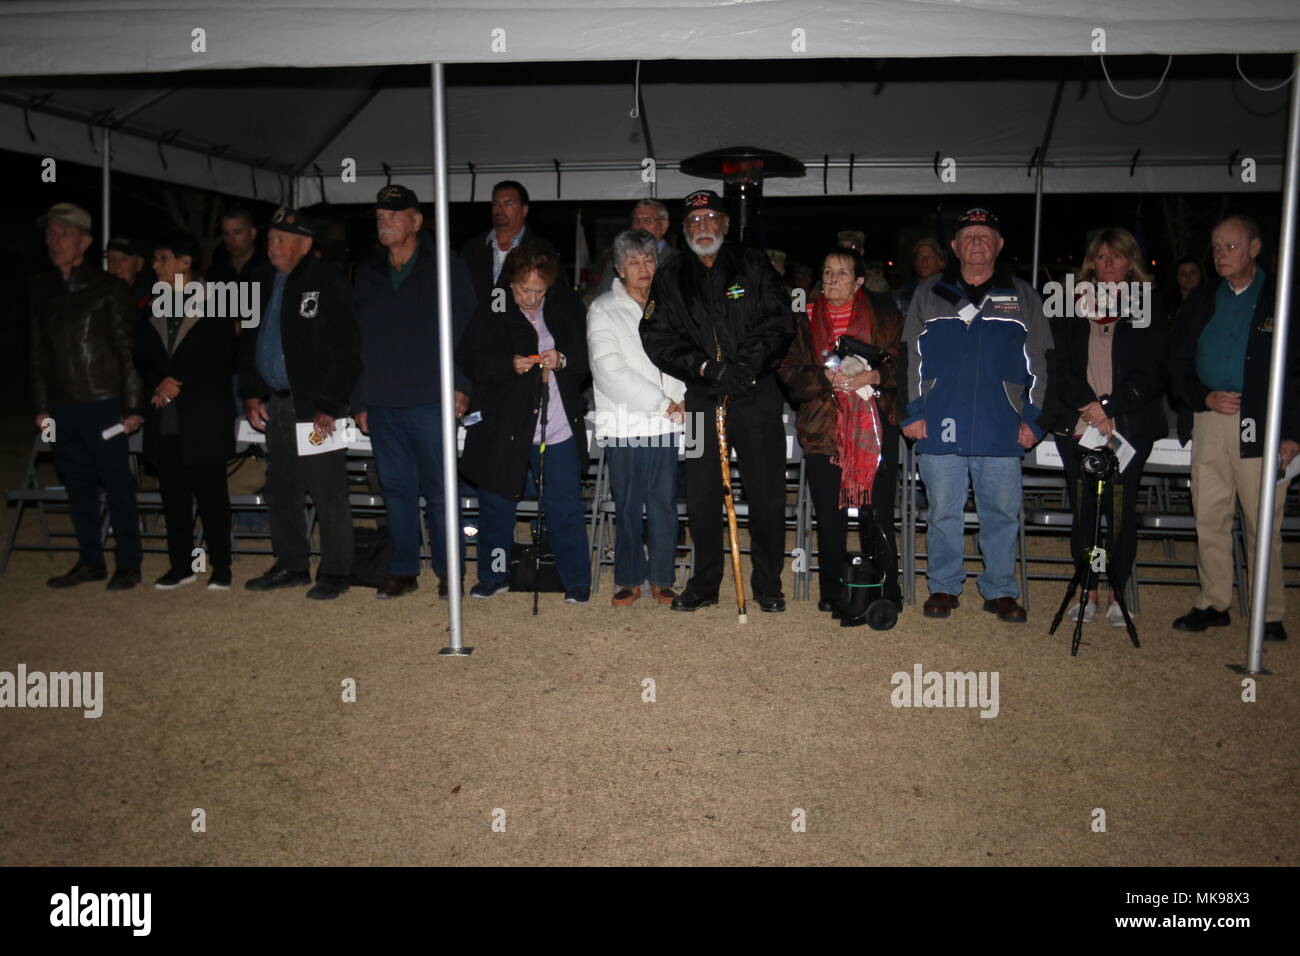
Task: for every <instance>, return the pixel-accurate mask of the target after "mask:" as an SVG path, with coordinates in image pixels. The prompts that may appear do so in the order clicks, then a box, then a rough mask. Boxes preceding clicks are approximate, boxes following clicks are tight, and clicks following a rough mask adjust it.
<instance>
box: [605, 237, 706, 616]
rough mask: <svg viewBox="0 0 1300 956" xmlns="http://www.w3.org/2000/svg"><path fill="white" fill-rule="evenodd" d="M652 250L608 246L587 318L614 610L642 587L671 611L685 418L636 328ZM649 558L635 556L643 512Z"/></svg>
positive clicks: (630, 243)
mask: <svg viewBox="0 0 1300 956" xmlns="http://www.w3.org/2000/svg"><path fill="white" fill-rule="evenodd" d="M657 252H658V243H657V242H656V240H655V237H654V236H653V235H651V234H650V233H648V232H646V231H645V230H643V229H629V230H626V231H625V232H621V233H619V234H618V237H617V238H616V239H615V240H614V268H615V271H616V273H617V278H615V279H614V284H613V287H612V288H611V289H610V290H609V291H608V292H606V293H605V294H603V295H601V296H599V297H597V298H596V300H595V301H594V302H592V303H591V308H590V310H589V311H588V312H587V350H588V352H589V353H590V356H591V374H592V378H593V388H592V391H593V393H594V394H595V398H596V440H597V441H599V442H600V443H601V444H602V445H603V446H604V448H605V460H606V462H607V463H608V465H609V478H610V490H611V492H612V493H613V495H614V506H615V508H616V521H615V533H614V596H613V599H612V602H611V603H612V604H613V605H614V606H615V607H627V606H628V605H630V604H632V603H633V602H634V601H636V600H637V598H639V597H640V596H641V584H642V582H644V581H647V580H648V581H649V583H650V593H651V594H652V595H653V596H654V599H655V600H656V601H657V602H659V603H660V604H671V603H672V601H673V598H674V597H675V596H676V595H675V593H674V591H673V587H672V586H673V580H674V577H675V570H676V569H675V563H674V555H675V552H676V548H677V506H676V501H675V491H676V483H677V432H678V430H679V426H680V425H681V423H682V421H683V419H684V418H685V411H686V409H685V405H684V403H683V398H684V396H685V394H686V385H685V383H684V382H681V381H679V380H678V379H675V378H673V377H672V376H671V375H665V374H664V373H662V372H660V371H659V369H658V368H656V367H655V365H654V363H653V362H651V361H650V358H649V356H647V355H646V354H645V349H644V348H643V347H642V345H641V336H640V333H639V332H638V327H639V326H640V324H641V315H642V313H643V312H644V310H645V308H646V304H647V302H649V300H650V285H651V283H652V282H653V280H654V274H655V268H656V266H657V263H658V255H657ZM643 510H644V513H645V518H644V522H645V539H646V543H647V545H648V547H649V558H648V559H647V557H646V552H645V550H644V549H643V548H642V544H641V539H642V520H643V519H642V511H643Z"/></svg>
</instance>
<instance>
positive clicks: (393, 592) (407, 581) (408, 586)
mask: <svg viewBox="0 0 1300 956" xmlns="http://www.w3.org/2000/svg"><path fill="white" fill-rule="evenodd" d="M419 587H420V579H419V578H418V577H416V576H415V575H414V574H390V575H387V576H386V577H385V578H384V583H383V584H381V585H379V589H378V590H377V591H376V592H375V597H377V598H380V599H381V600H382V599H387V598H395V597H401V596H402V595H403V594H408V593H410V592H411V591H414V590H417V589H418V588H419Z"/></svg>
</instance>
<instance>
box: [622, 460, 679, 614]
mask: <svg viewBox="0 0 1300 956" xmlns="http://www.w3.org/2000/svg"><path fill="white" fill-rule="evenodd" d="M675 438H676V436H675V435H657V436H652V437H648V438H645V439H643V441H644V442H645V443H646V444H647V445H649V446H651V447H636V446H635V445H632V444H630V442H633V441H636V440H637V439H635V438H633V439H620V440H621V441H623V442H625V443H629V444H624V445H610V446H608V447H607V448H606V449H605V461H606V462H607V463H608V465H609V485H610V490H611V491H612V492H613V494H614V506H615V509H616V512H615V531H614V585H615V587H621V588H634V587H639V586H640V585H641V583H642V582H643V581H646V580H649V582H650V584H652V585H654V586H656V587H661V588H666V587H672V584H673V580H674V578H675V577H676V574H675V573H674V567H673V565H674V558H675V556H676V551H677V499H676V485H677V443H676V440H675ZM669 439H673V441H671V443H670V441H669ZM656 443H657V444H660V445H662V446H663V447H658V448H656V447H653V445H654V444H656ZM642 511H644V513H645V517H644V518H643V517H642ZM643 532H644V534H645V546H643V545H642V543H641V537H642V533H643ZM646 547H648V548H649V551H650V557H649V559H648V560H647V558H646Z"/></svg>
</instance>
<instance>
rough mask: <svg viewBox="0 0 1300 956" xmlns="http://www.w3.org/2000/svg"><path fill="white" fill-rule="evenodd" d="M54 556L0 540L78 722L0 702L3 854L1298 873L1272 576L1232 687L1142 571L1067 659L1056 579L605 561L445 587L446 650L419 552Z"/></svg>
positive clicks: (14, 619) (4, 633) (1208, 645)
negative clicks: (455, 635) (365, 567)
mask: <svg viewBox="0 0 1300 956" xmlns="http://www.w3.org/2000/svg"><path fill="white" fill-rule="evenodd" d="M9 437H10V439H11V440H10V441H9V442H8V443H7V446H6V447H7V448H8V449H10V451H9V452H8V453H7V454H6V460H5V461H4V463H3V477H4V478H5V479H6V481H5V484H6V486H11V485H12V484H13V483H14V482H15V480H16V479H17V478H18V476H19V474H18V468H19V465H20V463H21V458H22V455H21V452H20V451H19V449H21V447H22V442H18V443H17V444H15V441H14V440H12V435H10V436H9ZM11 519H12V512H10V514H9V516H8V517H7V519H6V521H8V520H11ZM32 527H33V528H34V525H33V526H32ZM29 540H30V538H29ZM1144 547H1149V546H1145V545H1144ZM1180 555H1183V556H1187V555H1190V546H1189V545H1187V544H1183V545H1180ZM1287 557H1288V560H1290V561H1295V560H1297V557H1298V555H1297V553H1296V548H1295V547H1289V548H1288V556H1287ZM71 563H72V560H71V556H70V555H67V554H62V555H58V556H55V557H48V556H46V555H44V554H41V553H36V552H28V553H20V554H17V555H15V557H14V559H13V562H12V564H11V566H10V569H9V572H8V574H6V575H5V576H4V577H3V578H2V579H0V607H2V608H3V611H2V613H0V670H7V671H13V670H15V669H16V667H17V665H18V664H19V663H23V664H25V665H26V666H27V668H28V670H29V671H36V670H40V671H60V670H78V671H102V672H103V674H104V685H105V690H104V697H105V700H104V708H103V716H102V717H100V718H98V719H86V718H84V717H83V716H82V714H81V712H80V711H75V710H66V709H65V710H54V709H44V710H41V709H4V710H0V753H2V754H3V758H2V759H3V773H2V774H0V800H2V801H3V805H4V807H5V813H4V814H3V815H0V863H2V864H6V865H13V864H93V865H100V864H103V865H109V864H112V865H121V864H159V865H200V864H221V865H231V864H650V865H660V864H948V863H953V864H998V865H1001V864H1048V865H1070V864H1099V865H1105V864H1125V865H1139V864H1154V865H1173V864H1177V865H1202V864H1209V865H1219V864H1228V865H1232V864H1264V865H1269V864H1284V865H1295V864H1297V863H1298V862H1300V831H1297V828H1296V826H1295V816H1296V812H1297V809H1300V798H1298V797H1297V793H1300V786H1298V784H1300V779H1298V778H1300V771H1298V769H1297V766H1298V763H1300V761H1298V759H1297V758H1298V756H1300V747H1298V746H1297V743H1296V727H1297V726H1300V696H1298V695H1297V693H1296V691H1297V682H1298V680H1297V675H1298V674H1300V658H1298V657H1297V654H1298V653H1300V648H1298V647H1297V644H1298V643H1300V640H1298V639H1300V621H1298V620H1297V619H1298V617H1300V616H1298V615H1297V614H1296V613H1295V612H1296V611H1297V600H1298V599H1300V593H1297V592H1295V591H1292V592H1291V593H1290V594H1289V601H1290V605H1289V606H1290V610H1291V616H1290V620H1289V622H1288V623H1290V624H1291V625H1292V627H1291V630H1292V632H1293V634H1294V637H1293V639H1292V640H1291V641H1290V642H1289V643H1288V644H1286V645H1268V646H1267V647H1268V650H1267V656H1266V665H1267V667H1268V668H1269V669H1271V670H1272V671H1274V673H1273V674H1272V675H1271V676H1264V677H1260V678H1259V679H1258V680H1257V687H1256V695H1257V701H1256V702H1254V703H1246V702H1243V700H1242V694H1243V688H1242V678H1241V677H1240V676H1239V675H1237V674H1234V673H1232V672H1231V671H1229V670H1228V669H1227V666H1226V665H1228V664H1229V663H1234V662H1240V661H1241V659H1242V657H1243V653H1244V644H1245V626H1244V623H1243V622H1241V621H1239V620H1238V619H1237V615H1236V614H1235V613H1234V620H1233V624H1232V626H1231V627H1229V628H1225V629H1218V630H1212V631H1209V632H1206V633H1204V634H1199V635H1189V634H1182V633H1179V632H1175V631H1173V630H1171V629H1170V628H1169V626H1168V624H1169V621H1171V620H1172V619H1173V618H1174V617H1176V616H1177V615H1179V614H1181V613H1183V612H1184V611H1185V610H1186V609H1187V608H1188V607H1189V606H1190V604H1191V601H1192V599H1193V597H1194V592H1193V591H1192V590H1190V589H1187V588H1177V587H1148V588H1146V589H1145V590H1144V593H1143V605H1142V614H1141V616H1140V617H1139V618H1138V624H1139V627H1140V629H1141V634H1142V638H1143V646H1142V648H1141V649H1140V650H1135V649H1134V648H1132V647H1131V646H1130V645H1129V643H1128V640H1127V639H1126V637H1125V636H1124V634H1123V632H1122V631H1117V630H1114V629H1111V628H1109V627H1107V626H1106V624H1105V623H1104V621H1102V620H1100V619H1099V620H1098V621H1097V622H1096V623H1094V624H1091V625H1089V626H1088V627H1087V629H1086V632H1085V633H1086V638H1085V644H1084V646H1083V648H1082V650H1081V652H1080V655H1079V657H1077V658H1074V659H1072V658H1071V657H1070V655H1069V648H1068V641H1069V638H1068V636H1067V635H1066V634H1065V633H1064V632H1061V633H1058V635H1057V636H1056V637H1048V636H1047V634H1046V630H1047V624H1048V620H1049V617H1050V611H1051V610H1052V609H1054V607H1055V604H1056V602H1057V601H1058V600H1059V595H1060V593H1061V586H1060V585H1059V584H1056V583H1050V582H1035V583H1034V584H1033V586H1032V588H1031V598H1032V601H1033V605H1032V612H1031V615H1030V622H1029V623H1028V624H1027V625H1018V626H1017V625H1008V624H1001V623H999V622H998V621H997V620H996V619H995V618H994V617H993V616H992V615H989V614H987V613H985V612H983V611H982V610H981V608H980V601H979V599H978V598H977V597H976V595H975V593H974V584H973V582H969V583H968V586H967V590H966V593H965V596H964V599H963V605H962V607H961V608H960V610H959V611H958V612H957V613H956V614H955V615H954V616H953V618H952V619H951V620H949V621H932V620H928V619H926V618H924V617H922V616H921V614H920V611H919V608H917V607H909V608H908V609H907V610H906V612H905V613H904V614H903V616H902V618H901V620H900V622H899V624H898V626H897V627H896V628H895V629H894V630H892V631H889V632H873V631H870V630H868V629H865V628H859V629H841V628H839V627H836V626H833V625H832V622H831V621H830V620H829V619H828V618H827V617H826V616H825V615H819V614H818V612H817V611H816V610H815V607H814V606H812V605H809V604H807V603H792V605H791V609H790V611H789V612H788V613H786V614H784V615H766V614H759V613H751V615H750V619H749V624H748V625H746V626H745V627H739V626H738V625H737V623H736V617H735V613H734V607H733V605H732V602H731V599H730V598H729V594H730V593H731V592H730V591H729V590H728V588H730V587H731V585H730V581H729V580H728V581H726V582H724V585H723V604H722V606H721V607H719V608H712V609H708V610H706V611H702V612H699V613H697V614H693V615H689V614H681V613H672V612H670V611H669V610H667V609H665V608H661V607H657V606H651V605H650V603H649V602H648V601H647V600H645V599H643V600H642V601H641V602H640V603H639V604H638V605H636V606H634V607H632V608H629V609H615V608H611V607H610V606H609V604H608V596H609V586H608V577H606V579H605V583H606V586H605V588H604V590H603V592H602V593H601V594H600V595H598V596H597V597H595V598H594V599H593V602H592V603H591V604H589V605H587V606H584V607H572V606H566V605H564V604H562V603H561V601H560V597H559V595H544V596H543V604H542V610H541V614H540V615H539V616H538V617H537V618H533V617H532V616H531V614H530V609H531V599H530V597H529V596H527V595H521V594H505V595H501V596H498V597H496V598H493V599H491V600H489V601H477V600H472V601H467V602H466V618H465V620H466V631H467V643H469V644H471V645H473V646H474V647H475V651H474V654H473V655H472V656H471V657H469V658H459V659H453V658H444V657H439V656H437V654H436V651H437V650H438V648H439V647H441V646H443V645H444V644H445V643H446V634H445V628H446V605H445V603H440V602H438V601H437V600H436V598H435V596H434V586H433V585H434V579H433V577H432V575H431V574H430V573H429V572H426V573H425V575H424V577H423V578H422V588H421V590H420V591H419V592H418V593H416V594H414V595H411V596H408V597H406V598H403V599H400V600H397V601H386V602H381V601H376V600H375V598H374V594H373V592H371V591H365V590H357V589H354V590H353V591H352V592H350V593H349V594H347V595H346V596H344V597H343V598H342V599H341V600H338V601H335V602H332V603H316V602H311V601H307V600H306V599H305V598H304V597H303V592H302V591H301V590H295V591H291V592H278V593H273V594H266V595H255V594H249V593H246V592H244V591H243V590H241V588H242V584H243V582H244V581H245V580H247V579H248V578H250V577H252V576H254V575H256V574H257V573H260V571H261V570H263V569H264V568H265V567H266V566H267V564H268V562H267V561H266V560H265V559H262V558H255V557H244V558H243V559H242V560H240V561H239V562H238V563H237V565H236V571H235V585H236V589H235V590H232V591H230V592H225V593H221V592H209V591H206V590H203V589H201V588H200V587H195V586H190V587H187V588H182V589H180V590H177V591H172V592H156V591H153V590H151V589H149V588H138V589H136V590H135V591H132V592H129V593H125V594H113V595H110V594H107V593H105V592H104V591H103V589H102V586H101V585H89V586H83V587H80V588H76V589H72V590H70V591H62V592H55V591H51V590H49V589H47V588H46V587H44V584H43V582H44V579H45V578H46V577H48V576H50V575H52V574H56V573H60V572H62V571H64V570H66V569H67V567H70V566H71ZM163 570H164V559H163V558H162V556H161V555H156V554H154V555H149V556H148V557H147V559H146V566H145V579H146V582H148V581H150V580H152V578H153V577H156V576H157V575H158V574H161V573H162V571H163ZM789 590H790V589H789V585H788V584H787V594H788V593H789ZM920 592H921V595H922V598H923V597H924V594H925V587H924V582H923V581H922V582H920ZM917 664H919V665H921V667H922V668H923V670H925V671H931V670H934V671H977V672H979V671H984V672H997V674H998V678H999V683H998V691H999V695H998V713H997V716H996V717H992V718H982V717H980V712H979V710H978V709H976V708H969V707H967V708H901V707H895V706H893V705H892V704H891V691H892V690H893V687H892V686H891V675H893V674H894V673H895V672H899V671H903V672H907V673H909V674H910V673H911V672H912V671H913V668H914V666H915V665H917ZM347 678H351V679H353V680H355V682H356V701H355V702H345V701H344V700H342V696H343V683H342V682H343V681H344V680H345V679H347ZM647 680H652V681H653V682H654V683H653V691H654V700H653V702H650V701H647V700H646V699H644V698H645V697H647V696H649V695H648V692H647V686H646V684H645V683H644V682H645V681H647ZM196 808H201V809H202V810H203V811H204V814H205V820H206V832H201V833H196V832H193V826H192V821H193V812H194V810H195V809H196ZM800 810H802V811H803V813H802V814H799V813H798V812H797V811H800ZM1098 810H1100V811H1104V814H1105V831H1104V832H1095V829H1094V828H1095V826H1096V824H1095V822H1094V821H1096V820H1097V819H1098V815H1097V811H1098ZM494 821H495V822H496V823H497V827H496V829H494V827H493V823H494ZM801 821H802V823H803V827H802V832H799V823H800V822H801Z"/></svg>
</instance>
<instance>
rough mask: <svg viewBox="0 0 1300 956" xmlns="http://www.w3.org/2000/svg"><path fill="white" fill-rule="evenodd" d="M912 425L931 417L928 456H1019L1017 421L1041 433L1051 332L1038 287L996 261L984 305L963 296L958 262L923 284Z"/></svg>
mask: <svg viewBox="0 0 1300 956" xmlns="http://www.w3.org/2000/svg"><path fill="white" fill-rule="evenodd" d="M903 339H904V341H905V342H906V345H907V349H908V360H907V398H908V405H907V411H906V413H905V415H904V417H903V420H902V422H900V424H901V425H902V426H903V427H906V426H908V425H910V424H912V423H913V422H916V421H920V420H921V419H924V420H925V424H926V435H927V437H926V438H923V439H921V440H920V441H918V442H917V443H916V450H917V451H918V452H919V453H921V454H923V455H968V456H981V457H993V458H1019V457H1021V456H1022V455H1023V454H1024V449H1023V448H1022V447H1021V446H1020V425H1021V424H1022V423H1023V424H1025V425H1028V426H1029V428H1030V430H1031V431H1032V432H1033V433H1034V436H1035V437H1036V438H1042V437H1043V429H1042V427H1041V426H1040V425H1039V422H1038V416H1039V413H1040V412H1041V411H1042V409H1043V405H1044V396H1045V394H1046V389H1047V352H1048V351H1049V350H1050V349H1051V347H1052V330H1051V327H1050V326H1049V325H1048V322H1047V319H1046V317H1045V316H1044V315H1043V302H1042V300H1041V299H1040V298H1039V297H1038V293H1037V292H1035V291H1034V290H1033V289H1032V288H1030V287H1029V284H1028V283H1026V282H1025V281H1023V280H1022V279H1017V278H1015V277H1013V276H1012V275H1011V273H1010V272H1008V271H1006V270H1004V269H1003V268H1001V267H998V268H997V270H996V271H995V272H994V273H993V280H992V286H991V287H990V288H989V291H988V293H987V295H986V297H985V299H984V301H983V302H981V303H972V302H970V301H969V300H968V299H967V298H966V293H965V291H964V290H963V288H962V285H961V271H960V264H959V263H957V262H956V261H955V260H954V262H952V263H951V264H950V265H949V266H948V268H947V269H946V270H945V271H944V272H943V273H942V274H940V275H937V276H931V277H930V278H928V279H925V280H922V282H921V284H920V285H919V286H917V289H916V294H915V295H914V296H913V297H912V304H911V306H910V307H909V309H908V313H907V322H906V325H905V326H904V328H903Z"/></svg>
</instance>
